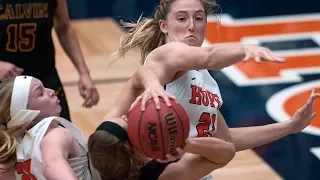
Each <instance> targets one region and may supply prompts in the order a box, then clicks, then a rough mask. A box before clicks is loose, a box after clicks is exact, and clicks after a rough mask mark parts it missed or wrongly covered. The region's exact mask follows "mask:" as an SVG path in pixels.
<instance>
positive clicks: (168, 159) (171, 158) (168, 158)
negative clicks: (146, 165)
mask: <svg viewBox="0 0 320 180" xmlns="http://www.w3.org/2000/svg"><path fill="white" fill-rule="evenodd" d="M176 151H177V155H172V154H167V155H166V158H165V159H156V161H158V162H160V163H169V162H173V161H176V160H178V159H181V157H182V156H183V155H184V151H183V150H182V149H181V148H177V149H176Z"/></svg>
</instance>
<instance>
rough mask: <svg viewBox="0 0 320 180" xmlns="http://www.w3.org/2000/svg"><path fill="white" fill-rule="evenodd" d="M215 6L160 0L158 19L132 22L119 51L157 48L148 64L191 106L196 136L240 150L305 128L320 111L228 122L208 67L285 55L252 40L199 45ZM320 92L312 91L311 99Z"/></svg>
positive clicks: (206, 2) (169, 89)
mask: <svg viewBox="0 0 320 180" xmlns="http://www.w3.org/2000/svg"><path fill="white" fill-rule="evenodd" d="M212 5H215V3H213V2H212V1H209V0H161V2H160V5H159V6H158V8H157V10H156V12H155V16H154V18H153V19H146V20H143V21H140V22H138V24H136V25H132V24H131V26H133V29H132V30H131V31H129V32H128V33H127V34H125V35H124V37H123V38H122V46H121V48H120V50H119V51H118V54H119V55H124V53H125V52H126V51H128V50H129V49H131V48H132V47H133V46H141V49H142V55H143V57H146V56H147V54H149V53H150V52H151V51H152V52H151V53H150V54H149V56H148V57H147V60H146V61H145V62H143V63H144V64H145V66H146V67H147V68H150V69H152V70H153V71H154V72H155V73H156V75H157V76H158V77H159V79H160V82H161V84H163V85H165V89H166V91H167V92H169V93H170V94H171V95H173V96H175V97H176V98H177V100H178V102H179V103H180V104H182V105H183V106H184V108H185V109H186V110H187V113H188V116H189V118H190V120H191V124H192V127H191V130H190V135H191V137H198V136H201V137H202V136H213V134H214V136H215V137H218V138H221V139H224V140H228V141H230V142H233V143H234V144H235V146H236V150H237V151H240V150H244V149H251V148H254V147H257V146H260V145H262V144H265V143H268V142H271V141H274V140H277V139H279V138H281V137H284V136H286V135H288V134H291V133H297V132H300V131H301V130H302V129H303V128H305V127H306V126H307V125H308V124H309V123H310V120H311V119H313V118H314V116H315V114H312V116H310V117H308V118H306V119H300V118H297V116H295V118H293V119H292V120H291V121H286V122H284V123H277V124H272V125H266V126H260V127H248V128H230V129H229V128H228V127H227V125H226V123H225V120H224V118H223V116H222V115H221V113H220V112H219V108H220V107H221V106H222V103H223V101H222V98H221V95H220V90H219V87H218V84H217V83H216V81H215V80H214V79H213V78H212V77H211V76H210V74H209V73H208V71H207V70H205V69H206V68H208V69H214V70H219V69H221V68H223V67H226V66H228V65H231V64H233V63H235V62H237V61H239V60H242V59H249V58H255V59H257V61H261V60H269V61H275V62H283V60H284V59H283V58H280V57H277V56H275V55H274V54H272V53H271V52H270V51H268V50H267V49H264V48H262V47H258V46H251V45H235V44H231V45H230V44H223V45H219V44H217V45H213V46H209V47H199V46H200V45H201V44H202V42H203V40H204V36H205V32H206V25H207V20H206V19H207V14H208V12H210V7H211V6H212ZM142 39H143V40H144V41H141V40H142ZM194 69H196V70H194ZM318 95H319V94H318V93H315V92H313V94H312V98H311V101H312V102H313V101H314V99H315V98H316V97H318ZM299 112H300V111H298V114H299ZM300 113H301V112H300ZM310 115H311V114H310ZM300 120H303V121H300ZM199 127H200V128H199Z"/></svg>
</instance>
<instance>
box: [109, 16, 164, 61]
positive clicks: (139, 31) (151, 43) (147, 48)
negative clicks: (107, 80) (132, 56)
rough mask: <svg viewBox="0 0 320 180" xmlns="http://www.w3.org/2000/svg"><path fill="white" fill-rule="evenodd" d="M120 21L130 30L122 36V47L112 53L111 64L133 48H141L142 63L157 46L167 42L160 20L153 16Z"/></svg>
mask: <svg viewBox="0 0 320 180" xmlns="http://www.w3.org/2000/svg"><path fill="white" fill-rule="evenodd" d="M120 23H121V24H122V25H123V27H125V28H130V30H129V31H128V32H127V33H126V34H125V35H124V36H123V37H122V38H121V40H120V48H119V50H118V51H116V52H115V53H114V54H112V55H111V58H110V62H109V65H110V64H112V63H113V62H114V61H116V60H117V59H119V58H121V57H124V55H125V54H126V53H127V52H128V51H129V50H130V49H132V48H134V47H139V48H141V64H143V63H144V59H145V58H146V57H147V55H148V54H149V53H150V52H151V51H152V50H154V49H156V48H157V47H159V46H161V45H163V44H165V35H164V34H163V33H162V31H161V30H160V26H159V21H157V20H156V19H154V18H152V19H149V18H143V19H141V20H140V21H138V22H137V23H126V22H123V21H122V20H121V21H120Z"/></svg>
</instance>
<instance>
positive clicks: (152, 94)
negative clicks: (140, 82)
mask: <svg viewBox="0 0 320 180" xmlns="http://www.w3.org/2000/svg"><path fill="white" fill-rule="evenodd" d="M159 97H160V98H162V99H163V100H164V102H165V103H166V105H167V106H171V102H170V99H172V100H174V101H176V97H174V96H173V95H171V94H169V93H168V92H167V91H165V90H164V88H163V87H162V86H161V85H160V84H153V85H152V86H150V87H148V88H146V89H145V90H144V92H143V93H142V94H141V95H140V96H138V97H137V98H136V100H135V101H134V102H133V103H132V105H131V108H132V107H135V106H136V104H138V103H139V102H141V110H142V111H144V110H145V107H146V103H147V101H148V100H149V99H150V98H152V99H153V101H154V103H155V105H156V108H157V109H160V100H159ZM131 108H130V110H131ZM130 110H129V111H130Z"/></svg>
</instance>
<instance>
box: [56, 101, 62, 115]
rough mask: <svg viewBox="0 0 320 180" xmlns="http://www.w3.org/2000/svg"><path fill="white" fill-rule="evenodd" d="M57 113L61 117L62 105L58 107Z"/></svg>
mask: <svg viewBox="0 0 320 180" xmlns="http://www.w3.org/2000/svg"><path fill="white" fill-rule="evenodd" d="M56 112H57V115H58V116H59V115H60V113H61V106H60V104H58V105H57V108H56Z"/></svg>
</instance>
